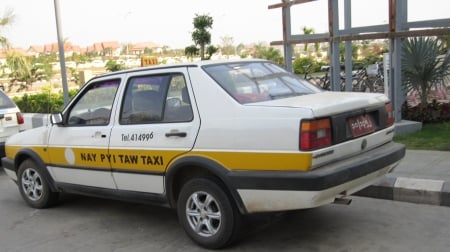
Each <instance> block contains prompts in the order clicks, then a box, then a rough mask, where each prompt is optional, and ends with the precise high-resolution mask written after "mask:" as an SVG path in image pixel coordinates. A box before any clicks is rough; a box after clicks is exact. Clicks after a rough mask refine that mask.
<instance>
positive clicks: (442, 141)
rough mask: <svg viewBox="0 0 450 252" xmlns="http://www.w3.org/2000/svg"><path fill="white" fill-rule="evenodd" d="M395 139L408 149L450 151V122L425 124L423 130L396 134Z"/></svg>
mask: <svg viewBox="0 0 450 252" xmlns="http://www.w3.org/2000/svg"><path fill="white" fill-rule="evenodd" d="M394 141H396V142H399V143H403V144H405V145H406V148H407V149H415V150H439V151H450V122H445V123H435V124H424V125H423V126H422V130H421V131H418V132H415V133H412V134H409V135H404V136H395V137H394Z"/></svg>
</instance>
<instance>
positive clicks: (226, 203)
mask: <svg viewBox="0 0 450 252" xmlns="http://www.w3.org/2000/svg"><path fill="white" fill-rule="evenodd" d="M177 213H178V218H179V221H180V223H181V225H182V227H183V228H184V230H185V232H186V233H187V234H188V236H189V237H190V238H191V239H192V240H193V241H194V242H195V243H197V244H199V245H200V246H202V247H205V248H208V249H219V248H223V247H226V246H229V245H231V244H232V243H233V242H234V241H235V240H236V238H237V236H238V230H239V226H240V224H241V215H240V213H239V212H238V211H237V208H236V206H235V204H234V202H233V201H232V200H231V197H230V196H229V195H228V194H227V193H226V190H225V188H224V186H222V184H221V183H220V182H219V181H217V180H215V179H212V178H196V179H192V180H189V181H188V182H186V183H185V184H184V185H183V187H182V189H181V193H180V195H179V198H178V202H177Z"/></svg>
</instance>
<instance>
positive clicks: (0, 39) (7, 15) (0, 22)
mask: <svg viewBox="0 0 450 252" xmlns="http://www.w3.org/2000/svg"><path fill="white" fill-rule="evenodd" d="M13 22H14V12H13V11H12V10H11V9H6V10H5V12H4V14H3V16H2V17H0V32H1V31H2V29H3V28H5V27H7V26H9V25H11V24H12V23H13ZM0 47H4V48H9V41H8V38H6V37H4V36H2V35H1V33H0Z"/></svg>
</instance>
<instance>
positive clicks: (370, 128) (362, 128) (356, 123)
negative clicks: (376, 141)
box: [348, 115, 375, 137]
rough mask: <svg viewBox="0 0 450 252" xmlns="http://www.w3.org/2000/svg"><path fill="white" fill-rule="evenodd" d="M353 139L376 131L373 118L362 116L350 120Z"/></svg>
mask: <svg viewBox="0 0 450 252" xmlns="http://www.w3.org/2000/svg"><path fill="white" fill-rule="evenodd" d="M348 124H349V126H350V130H351V132H352V136H353V137H359V136H362V135H366V134H369V133H372V132H374V131H375V127H374V125H373V122H372V118H371V117H370V116H369V115H360V116H356V117H352V118H349V119H348Z"/></svg>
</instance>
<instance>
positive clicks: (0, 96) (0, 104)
mask: <svg viewBox="0 0 450 252" xmlns="http://www.w3.org/2000/svg"><path fill="white" fill-rule="evenodd" d="M14 107H16V105H15V104H14V102H13V101H12V100H11V99H9V97H8V96H7V95H6V94H5V93H3V92H0V109H4V108H14Z"/></svg>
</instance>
